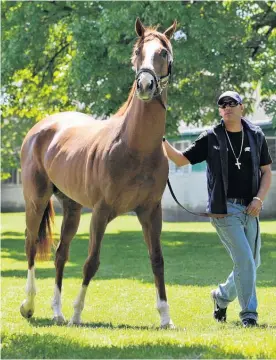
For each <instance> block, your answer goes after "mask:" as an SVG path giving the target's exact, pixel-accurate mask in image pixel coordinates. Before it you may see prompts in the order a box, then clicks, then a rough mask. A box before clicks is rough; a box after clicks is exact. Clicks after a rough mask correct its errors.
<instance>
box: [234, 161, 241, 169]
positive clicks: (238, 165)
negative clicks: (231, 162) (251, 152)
mask: <svg viewBox="0 0 276 360" xmlns="http://www.w3.org/2000/svg"><path fill="white" fill-rule="evenodd" d="M236 160H237V161H236V162H235V165H236V166H237V167H238V169H239V170H240V168H241V163H240V162H239V159H236Z"/></svg>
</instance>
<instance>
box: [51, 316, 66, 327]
mask: <svg viewBox="0 0 276 360" xmlns="http://www.w3.org/2000/svg"><path fill="white" fill-rule="evenodd" d="M53 322H54V323H55V324H56V325H62V324H64V323H65V318H64V316H63V315H58V316H54V317H53Z"/></svg>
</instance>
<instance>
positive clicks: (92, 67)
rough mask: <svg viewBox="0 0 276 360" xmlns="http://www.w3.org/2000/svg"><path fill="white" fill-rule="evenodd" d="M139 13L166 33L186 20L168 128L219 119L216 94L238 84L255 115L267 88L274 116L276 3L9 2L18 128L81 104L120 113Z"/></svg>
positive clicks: (6, 34)
mask: <svg viewBox="0 0 276 360" xmlns="http://www.w3.org/2000/svg"><path fill="white" fill-rule="evenodd" d="M137 16H140V18H141V19H142V21H143V22H144V24H145V25H156V24H158V23H159V24H160V25H161V26H160V29H161V30H164V29H165V28H166V27H168V26H169V25H171V23H172V22H173V20H174V19H176V20H177V21H178V28H177V33H176V35H175V39H174V40H173V48H174V66H173V73H174V76H173V82H172V84H171V86H170V90H169V105H170V107H169V111H168V115H167V133H168V134H173V133H175V132H176V129H177V125H178V123H179V121H180V120H184V121H185V122H186V123H201V124H207V123H212V122H213V121H214V120H215V119H218V112H217V109H216V99H217V97H218V95H219V94H220V93H221V92H222V91H224V90H226V89H229V88H231V89H234V90H236V91H239V92H241V94H242V95H244V96H245V104H246V109H247V110H246V111H247V113H249V112H250V111H251V110H252V106H253V103H252V94H253V92H254V90H255V89H256V87H257V86H260V88H261V96H262V101H263V103H264V105H265V107H266V110H267V112H269V113H271V114H272V115H274V117H275V111H276V110H275V109H276V106H275V100H274V101H273V100H272V99H271V97H272V95H273V94H275V92H276V73H275V63H276V54H275V48H276V4H275V2H272V1H267V2H257V1H250V2H242V1H239V2H237V1H203V2H202V1H194V2H189V1H177V2H175V1H174V2H171V1H164V2H157V1H130V2H128V3H126V2H114V1H105V2H77V1H72V2H71V1H47V2H44V1H41V2H7V1H6V2H3V4H2V24H3V25H2V34H3V41H2V49H3V55H2V92H3V94H4V98H5V101H4V106H3V118H4V119H7V118H8V119H9V122H11V124H13V125H11V126H13V128H14V131H17V129H16V126H17V123H16V121H15V120H11V119H15V118H19V119H23V118H24V119H30V120H29V122H28V121H27V120H25V121H24V126H25V128H24V131H23V132H21V136H22V138H23V136H24V133H25V132H26V131H27V130H28V129H29V128H30V125H31V124H32V123H33V122H34V121H37V120H39V119H41V118H42V117H43V116H44V115H45V114H50V113H53V112H56V111H64V110H72V109H77V108H78V106H77V105H81V111H84V112H87V113H92V114H93V115H94V116H98V117H106V116H109V115H110V114H112V113H114V112H115V111H116V110H117V109H118V108H119V107H120V105H121V104H122V103H123V102H124V101H125V100H126V99H127V95H128V92H129V90H130V88H131V86H132V82H133V80H134V73H133V71H132V69H131V65H130V55H131V51H132V47H133V45H134V43H135V41H136V34H135V31H134V22H135V19H136V17H137ZM20 121H21V120H20ZM6 131H8V130H7V128H6V127H5V125H4V126H3V133H4V134H5V133H6ZM4 145H5V144H4ZM13 151H14V150H13ZM8 153H9V154H10V155H11V154H12V152H8V151H7V152H6V153H5V155H4V156H5V157H6V156H7V155H8ZM9 159H11V156H10V157H9V158H8V157H7V159H6V160H5V161H6V163H9V162H10V165H12V160H9Z"/></svg>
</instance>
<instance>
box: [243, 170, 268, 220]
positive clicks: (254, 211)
mask: <svg viewBox="0 0 276 360" xmlns="http://www.w3.org/2000/svg"><path fill="white" fill-rule="evenodd" d="M260 169H261V173H262V175H261V183H260V187H259V191H258V194H257V196H256V197H258V198H260V199H261V200H262V201H264V199H265V196H266V194H267V192H268V190H269V188H270V184H271V178H272V173H271V165H264V166H261V168H260ZM261 208H262V202H261V201H260V200H258V199H253V201H251V203H250V204H249V206H248V208H247V214H249V215H252V216H258V215H259V213H260V211H261Z"/></svg>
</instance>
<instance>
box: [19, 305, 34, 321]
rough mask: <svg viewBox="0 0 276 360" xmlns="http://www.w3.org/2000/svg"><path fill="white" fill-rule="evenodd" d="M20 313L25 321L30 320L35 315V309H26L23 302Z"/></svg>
mask: <svg viewBox="0 0 276 360" xmlns="http://www.w3.org/2000/svg"><path fill="white" fill-rule="evenodd" d="M20 313H21V315H22V316H23V317H24V318H25V319H30V318H31V317H32V316H33V314H34V309H25V307H24V302H23V303H22V305H21V306H20Z"/></svg>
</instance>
